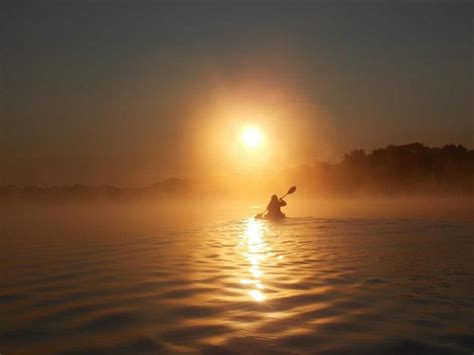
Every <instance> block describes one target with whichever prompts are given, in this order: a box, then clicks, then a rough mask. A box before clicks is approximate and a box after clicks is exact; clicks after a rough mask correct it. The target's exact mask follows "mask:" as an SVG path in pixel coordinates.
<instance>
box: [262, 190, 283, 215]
mask: <svg viewBox="0 0 474 355" xmlns="http://www.w3.org/2000/svg"><path fill="white" fill-rule="evenodd" d="M283 206H286V202H285V200H283V199H281V198H280V199H279V198H278V196H277V195H273V196H272V199H271V200H270V202H269V204H268V206H267V214H266V215H265V217H267V218H274V219H277V218H285V214H284V213H283V212H282V211H281V209H280V207H283Z"/></svg>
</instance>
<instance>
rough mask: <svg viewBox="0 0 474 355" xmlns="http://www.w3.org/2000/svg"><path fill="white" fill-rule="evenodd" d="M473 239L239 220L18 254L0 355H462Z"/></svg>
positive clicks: (382, 227)
mask: <svg viewBox="0 0 474 355" xmlns="http://www.w3.org/2000/svg"><path fill="white" fill-rule="evenodd" d="M473 231H474V228H473V224H472V223H467V222H435V221H413V220H393V221H390V220H323V219H313V218H295V219H288V220H285V221H283V222H281V223H269V222H266V221H257V220H253V219H245V220H237V221H231V222H226V223H220V224H216V225H209V226H208V227H206V228H199V229H194V230H189V231H187V232H180V233H163V234H161V235H152V236H148V237H136V238H125V239H124V238H122V239H120V240H115V241H113V240H110V239H106V240H100V239H98V240H95V241H91V240H85V241H83V242H82V243H79V242H76V243H71V242H70V241H68V240H67V238H64V240H62V241H56V242H55V243H48V244H41V243H40V242H29V243H23V244H21V245H16V246H15V248H13V246H12V247H11V249H10V250H7V253H6V255H5V258H4V261H3V266H2V276H3V277H2V279H3V280H2V281H1V285H2V287H1V289H0V319H1V322H0V353H2V354H3V355H7V354H16V353H30V354H39V353H65V354H76V353H77V354H92V353H111V354H119V353H122V354H125V353H127V354H128V353H172V352H177V351H187V352H204V353H209V352H211V353H212V352H217V353H234V352H235V353H242V352H245V353H252V352H253V353H266V352H268V353H275V352H279V353H308V352H309V353H325V352H327V353H331V354H332V353H338V352H341V353H370V352H375V353H394V354H395V353H430V354H431V353H460V354H471V353H472V352H473V351H474V334H473V329H474V299H473V297H472V295H473V290H474V278H473V271H472V270H474V262H473V260H474V257H473V255H474V239H473V237H474V235H473V234H474V233H473ZM12 245H13V244H12Z"/></svg>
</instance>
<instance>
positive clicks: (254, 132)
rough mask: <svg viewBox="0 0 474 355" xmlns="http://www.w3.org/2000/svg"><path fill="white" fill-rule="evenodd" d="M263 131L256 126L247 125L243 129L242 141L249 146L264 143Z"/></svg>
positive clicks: (252, 146)
mask: <svg viewBox="0 0 474 355" xmlns="http://www.w3.org/2000/svg"><path fill="white" fill-rule="evenodd" d="M262 139H263V136H262V132H261V131H260V130H259V129H258V128H256V127H245V128H244V129H243V130H242V143H243V144H244V145H245V146H246V147H247V148H257V147H258V146H259V145H260V144H261V143H262Z"/></svg>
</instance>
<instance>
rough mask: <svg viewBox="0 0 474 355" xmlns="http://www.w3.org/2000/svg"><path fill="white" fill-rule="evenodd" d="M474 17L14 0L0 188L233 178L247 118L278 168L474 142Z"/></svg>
mask: <svg viewBox="0 0 474 355" xmlns="http://www.w3.org/2000/svg"><path fill="white" fill-rule="evenodd" d="M473 11H474V5H473V3H472V2H471V1H463V2H461V1H451V0H450V1H436V2H435V1H393V2H389V1H383V0H380V1H371V2H365V1H356V0H353V1H298V0H294V1H289V0H288V1H270V0H255V1H225V0H219V1H199V0H194V1H180V0H177V1H163V2H159V1H135V0H134V1H132V0H130V1H120V2H116V1H100V0H98V1H73V0H70V1H66V0H65V1H59V0H58V1H54V2H47V1H39V0H32V1H29V2H25V1H11V2H9V1H3V2H2V5H1V8H0V43H1V58H0V61H1V62H0V64H1V67H0V70H1V71H0V98H1V102H0V104H1V107H0V109H1V111H0V117H1V125H0V129H1V135H0V140H1V143H0V144H1V150H0V163H1V166H2V168H1V176H0V184H10V183H12V184H20V185H22V184H43V185H52V184H70V183H74V182H78V183H87V184H104V183H112V184H119V185H141V184H149V183H151V182H153V181H156V180H159V179H162V178H165V177H168V176H173V175H174V176H196V175H199V176H204V175H206V174H214V173H221V172H222V171H223V170H225V169H228V168H229V165H232V166H233V167H236V165H237V163H236V161H235V160H234V161H233V160H232V159H228V161H226V158H225V154H220V153H222V150H226V149H227V148H222V147H223V144H224V143H223V142H226V144H229V145H232V144H234V142H232V139H230V137H231V134H230V133H229V132H230V131H231V130H230V129H229V130H226V128H224V127H227V126H226V125H225V124H226V122H232V124H236V122H238V121H239V119H242V121H246V122H251V123H253V122H254V121H255V122H256V123H257V124H258V125H260V126H261V127H263V130H264V132H265V133H266V135H267V136H266V138H267V140H268V141H271V142H272V144H273V153H274V155H272V156H270V158H269V159H270V160H269V162H268V161H267V163H270V164H271V165H273V166H275V167H280V166H281V167H284V166H288V165H291V164H299V163H301V162H308V163H311V162H313V161H318V160H330V161H337V159H338V158H339V157H341V156H342V154H343V153H345V152H347V151H350V150H351V149H355V148H365V149H366V150H370V149H372V148H375V147H381V146H385V145H388V144H403V143H409V142H414V141H420V142H422V143H425V144H428V145H444V144H447V143H456V144H464V145H466V146H467V147H470V148H472V145H473V136H474V130H473V120H474V117H473V116H474V114H473V91H474V86H473V65H474V64H473V63H474V62H473V52H474V50H473V48H474V47H473V25H472V23H473V21H472V18H473ZM239 115H240V116H239ZM229 127H230V126H229ZM232 127H233V126H232ZM219 135H220V137H219ZM216 137H218V138H216ZM213 144H214V145H213ZM221 148H222V149H221ZM229 149H230V150H231V148H229ZM217 153H219V154H217ZM293 158H294V159H293Z"/></svg>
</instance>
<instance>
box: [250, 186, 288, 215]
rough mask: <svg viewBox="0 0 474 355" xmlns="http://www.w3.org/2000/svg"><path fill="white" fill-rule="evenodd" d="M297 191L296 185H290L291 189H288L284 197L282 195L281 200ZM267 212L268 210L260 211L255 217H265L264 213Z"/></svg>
mask: <svg viewBox="0 0 474 355" xmlns="http://www.w3.org/2000/svg"><path fill="white" fill-rule="evenodd" d="M295 191H296V186H292V187H290V189H289V190H288V192H287V193H286V194H284V195H283V196H282V197H280V200H282V199H283V198H285V197H286V196H288V195H289V194H292V193H293V192H295ZM265 212H267V210H265V211H263V212H262V213H259V214H258V215H256V216H255V218H262V217H263V214H264V213H265Z"/></svg>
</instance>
